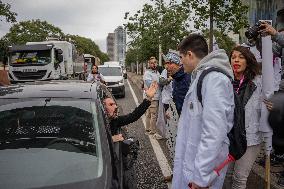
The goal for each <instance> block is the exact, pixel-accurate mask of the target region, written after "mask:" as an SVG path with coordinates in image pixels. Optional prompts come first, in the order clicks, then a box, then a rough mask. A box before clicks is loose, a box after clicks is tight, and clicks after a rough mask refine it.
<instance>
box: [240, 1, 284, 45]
mask: <svg viewBox="0 0 284 189" xmlns="http://www.w3.org/2000/svg"><path fill="white" fill-rule="evenodd" d="M242 1H243V3H244V4H246V5H248V6H249V11H248V22H249V25H250V26H253V25H254V24H255V23H257V22H258V21H259V20H272V24H273V26H275V23H276V13H277V11H278V10H280V9H282V8H284V0H242ZM245 31H246V30H243V31H241V32H240V34H241V41H242V42H245V40H246V39H245V35H244V32H245Z"/></svg>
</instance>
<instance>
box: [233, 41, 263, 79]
mask: <svg viewBox="0 0 284 189" xmlns="http://www.w3.org/2000/svg"><path fill="white" fill-rule="evenodd" d="M234 51H238V52H240V53H242V55H243V56H244V57H245V59H246V62H247V67H246V69H245V71H244V76H245V78H246V79H248V80H250V81H251V80H253V79H254V78H255V76H257V75H260V74H261V71H260V65H259V63H257V61H256V58H255V56H254V55H253V54H252V52H251V51H250V50H249V48H247V47H243V46H237V47H235V48H233V50H232V52H231V54H230V63H231V57H232V54H233V52H234Z"/></svg>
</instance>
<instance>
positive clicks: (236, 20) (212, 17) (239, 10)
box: [187, 0, 248, 51]
mask: <svg viewBox="0 0 284 189" xmlns="http://www.w3.org/2000/svg"><path fill="white" fill-rule="evenodd" d="M187 1H188V2H189V3H190V5H191V8H192V10H194V12H195V15H194V16H193V20H194V24H195V28H196V29H201V30H205V29H208V23H207V21H208V20H209V47H210V51H212V47H213V29H216V30H218V31H219V32H221V33H222V34H226V33H228V32H229V31H233V32H234V33H239V30H240V29H241V28H243V27H245V26H247V24H248V21H247V16H246V15H247V12H248V6H246V5H244V4H243V3H242V1H241V0H187ZM213 26H216V28H214V27H213Z"/></svg>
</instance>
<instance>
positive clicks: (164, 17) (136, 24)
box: [125, 0, 189, 62]
mask: <svg viewBox="0 0 284 189" xmlns="http://www.w3.org/2000/svg"><path fill="white" fill-rule="evenodd" d="M188 18H189V3H188V2H186V1H184V2H182V3H177V2H176V1H175V0H170V2H169V3H165V2H164V0H152V3H151V4H147V3H146V4H144V6H143V8H142V10H139V11H137V12H136V13H135V14H134V15H132V16H130V15H129V12H127V13H126V14H125V19H126V21H127V23H126V24H125V27H126V30H127V34H128V35H129V37H130V39H131V40H132V41H131V42H130V44H129V45H130V47H131V48H133V49H136V51H138V49H139V51H138V52H139V55H137V57H138V60H139V61H140V62H141V61H145V60H147V59H148V58H149V57H150V56H156V57H157V56H158V55H159V48H158V47H159V43H160V44H161V46H162V51H164V52H165V51H168V49H170V48H171V49H176V48H177V45H178V43H179V41H180V40H181V39H182V38H183V37H184V36H185V35H186V34H187V33H188V28H189V24H188Z"/></svg>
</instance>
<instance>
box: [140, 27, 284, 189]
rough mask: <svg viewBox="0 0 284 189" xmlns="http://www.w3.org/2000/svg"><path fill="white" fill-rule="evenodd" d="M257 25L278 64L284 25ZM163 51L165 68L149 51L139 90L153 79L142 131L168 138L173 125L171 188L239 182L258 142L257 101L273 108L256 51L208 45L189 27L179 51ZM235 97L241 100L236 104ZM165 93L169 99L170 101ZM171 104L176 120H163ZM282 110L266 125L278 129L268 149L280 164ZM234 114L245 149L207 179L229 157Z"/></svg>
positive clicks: (239, 188)
mask: <svg viewBox="0 0 284 189" xmlns="http://www.w3.org/2000/svg"><path fill="white" fill-rule="evenodd" d="M261 27H262V30H260V33H261V34H262V36H265V35H271V37H272V40H273V42H274V44H273V53H274V57H273V58H274V60H273V61H272V62H271V64H273V65H276V64H275V61H276V60H277V59H278V60H280V61H281V56H282V51H283V49H284V32H283V31H276V30H275V29H274V28H273V27H272V26H271V25H269V24H267V23H263V24H262V25H261ZM258 49H259V48H258ZM259 50H260V54H262V52H261V49H259ZM163 59H164V68H165V69H164V70H163V71H162V72H161V73H160V72H159V71H158V69H157V60H156V58H155V57H151V58H150V59H149V61H148V65H149V67H148V69H147V70H146V71H145V73H144V76H143V81H144V90H147V89H148V87H149V86H150V85H151V83H153V82H155V83H156V82H157V83H158V84H159V87H158V89H157V92H156V94H155V97H154V98H153V100H152V101H151V103H150V105H149V109H148V110H147V113H146V120H147V121H146V131H145V132H146V134H147V135H153V138H155V139H157V140H159V139H163V138H166V139H167V140H170V138H169V137H168V136H169V135H168V134H167V132H169V131H171V130H173V129H172V127H176V128H175V130H176V133H174V138H175V139H174V140H172V141H173V143H174V146H175V148H174V149H173V153H172V154H173V155H174V157H172V158H173V175H171V176H169V177H166V178H165V180H166V181H170V180H172V188H173V189H181V188H189V187H190V188H191V189H205V188H210V189H221V188H223V189H231V188H232V189H245V188H246V185H247V180H248V176H249V174H250V172H251V170H252V167H253V164H254V163H255V161H256V159H257V158H258V157H259V155H260V152H261V149H262V147H263V143H264V134H263V132H262V131H261V129H260V127H261V124H262V122H261V117H262V116H265V115H262V108H263V107H265V108H267V109H268V110H269V111H273V110H275V108H276V105H275V103H273V100H272V99H273V98H272V99H265V98H264V96H263V82H262V68H261V67H262V64H261V62H258V60H257V59H256V57H255V52H254V51H252V50H251V48H250V47H248V46H247V45H238V46H236V47H235V48H234V49H233V50H232V52H231V53H230V54H229V56H228V55H227V54H226V52H225V51H224V50H222V49H218V50H214V51H212V52H211V53H209V52H208V45H207V42H206V40H205V38H204V37H203V36H202V35H199V34H190V35H189V36H187V37H186V38H184V39H183V40H182V41H181V43H180V44H179V46H178V49H177V51H175V50H169V52H168V53H167V54H166V55H163ZM280 65H281V64H280ZM282 66H283V64H282ZM211 68H214V69H213V70H210V69H211ZM280 68H281V67H280ZM280 68H279V69H274V72H275V73H272V75H274V77H275V79H274V83H271V85H274V86H275V90H274V91H275V93H281V92H283V85H284V80H283V71H282V72H281V69H280ZM203 72H207V73H206V74H205V73H203ZM202 73H203V74H202ZM201 75H203V76H201ZM281 75H282V78H281ZM279 76H280V77H279ZM201 77H202V79H201ZM281 79H282V80H281ZM200 80H202V81H200ZM199 88H200V89H199ZM198 90H200V92H199V91H198ZM199 93H200V94H199ZM235 98H237V99H238V100H239V102H240V103H239V104H236V102H235ZM171 101H172V102H173V103H172V104H174V107H171V108H170V106H171ZM237 106H239V107H237ZM277 106H278V107H280V106H281V105H280V106H279V104H277ZM173 108H174V109H175V110H173ZM236 108H238V109H243V114H241V116H239V117H240V118H239V119H238V120H236V118H234V116H236V115H234V113H235V111H236ZM160 110H162V111H160ZM170 111H176V112H177V116H178V123H177V124H176V125H175V124H173V125H171V124H169V123H172V122H171V121H170V120H171V119H173V117H171V115H170ZM281 111H283V110H281ZM281 111H279V110H277V111H276V112H277V113H278V122H277V124H278V126H272V128H273V129H274V130H276V131H277V132H275V133H274V135H273V149H274V150H273V152H272V155H271V157H272V162H273V163H278V164H280V165H281V163H283V162H284V153H283V148H284V147H283V145H282V146H281V144H283V140H284V138H283V133H284V129H283V126H284V123H283V112H281ZM279 116H280V118H279ZM281 116H282V117H281ZM161 117H162V119H164V125H162V126H161V122H160V121H157V120H160V119H161ZM275 119H276V118H275V116H270V123H271V122H273V121H274V122H276V121H275ZM279 119H280V121H279ZM236 121H239V122H242V124H243V125H244V128H245V133H246V151H245V153H244V154H242V156H241V157H240V158H239V159H237V160H236V161H233V162H231V163H230V164H229V165H228V166H225V167H224V168H223V169H222V170H221V171H220V172H218V174H219V176H218V177H217V178H215V179H214V180H212V178H211V177H212V172H214V170H215V169H216V167H218V165H220V164H222V162H224V161H226V159H227V158H228V154H229V149H230V147H231V146H230V140H229V138H228V133H229V132H230V131H231V130H232V128H233V127H235V125H236V123H235V122H236ZM281 121H282V122H281ZM171 137H172V135H171ZM275 159H276V160H275ZM283 179H284V172H282V173H281V176H280V179H279V181H278V184H279V185H281V186H284V185H283Z"/></svg>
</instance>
